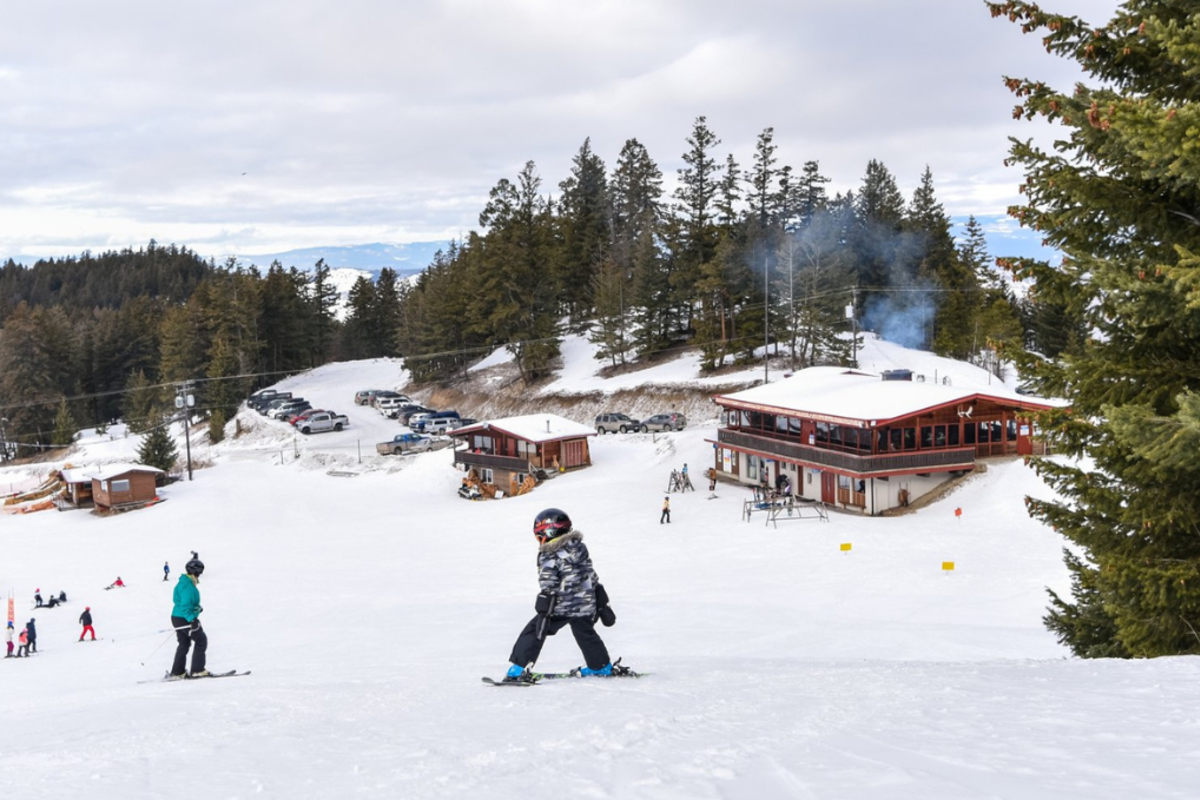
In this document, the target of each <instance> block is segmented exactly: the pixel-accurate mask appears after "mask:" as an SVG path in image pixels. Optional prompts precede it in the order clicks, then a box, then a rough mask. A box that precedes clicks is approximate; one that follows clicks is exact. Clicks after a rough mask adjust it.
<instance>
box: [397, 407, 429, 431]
mask: <svg viewBox="0 0 1200 800" xmlns="http://www.w3.org/2000/svg"><path fill="white" fill-rule="evenodd" d="M436 413H437V412H436V411H432V410H426V411H417V412H415V413H413V414H409V415H408V416H406V417H404V418H403V419H401V420H400V422H402V423H403V424H405V425H407V426H408V427H410V428H412V429H413V430H414V431H415V430H419V429H420V426H421V423H422V422H424V421H425V418H426V417H428V416H429V415H430V414H436Z"/></svg>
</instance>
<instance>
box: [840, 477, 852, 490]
mask: <svg viewBox="0 0 1200 800" xmlns="http://www.w3.org/2000/svg"><path fill="white" fill-rule="evenodd" d="M837 479H838V488H839V489H849V488H850V476H848V475H838V476H837Z"/></svg>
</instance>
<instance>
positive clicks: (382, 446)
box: [375, 433, 434, 456]
mask: <svg viewBox="0 0 1200 800" xmlns="http://www.w3.org/2000/svg"><path fill="white" fill-rule="evenodd" d="M433 449H434V443H433V439H431V438H429V437H428V436H422V435H421V434H419V433H397V434H396V435H395V436H394V437H392V440H391V441H389V442H380V443H379V444H377V445H375V452H376V453H379V455H381V456H402V455H404V454H406V453H424V452H426V451H427V450H433Z"/></svg>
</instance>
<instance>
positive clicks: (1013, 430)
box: [1008, 419, 1017, 442]
mask: <svg viewBox="0 0 1200 800" xmlns="http://www.w3.org/2000/svg"><path fill="white" fill-rule="evenodd" d="M1008 440H1009V441H1010V442H1015V441H1016V440H1017V421H1016V420H1015V419H1010V420H1008Z"/></svg>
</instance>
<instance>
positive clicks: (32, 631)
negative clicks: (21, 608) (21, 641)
mask: <svg viewBox="0 0 1200 800" xmlns="http://www.w3.org/2000/svg"><path fill="white" fill-rule="evenodd" d="M35 621H36V620H34V618H33V617H30V618H29V624H28V625H26V626H25V630H26V632H27V633H28V634H29V652H30V653H36V652H37V627H36V626H35V625H34V624H33V623H34V622H35Z"/></svg>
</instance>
